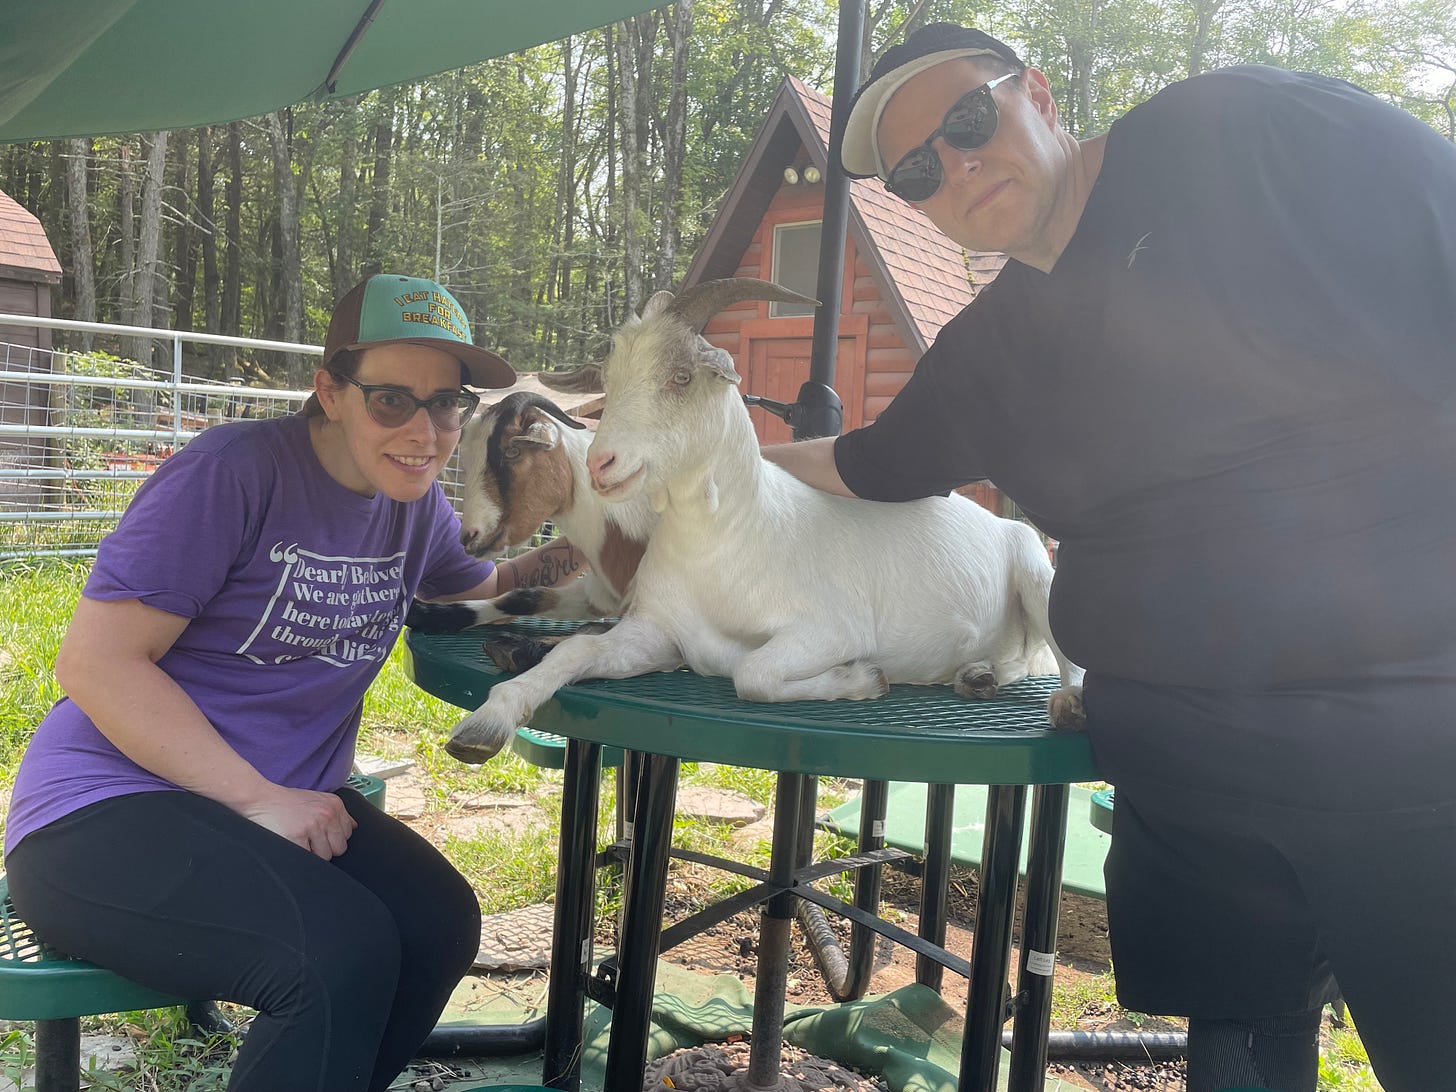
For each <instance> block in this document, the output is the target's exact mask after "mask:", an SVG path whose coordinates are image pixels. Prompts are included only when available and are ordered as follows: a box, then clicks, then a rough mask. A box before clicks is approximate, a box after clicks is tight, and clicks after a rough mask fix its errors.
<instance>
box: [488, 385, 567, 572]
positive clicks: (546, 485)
mask: <svg viewBox="0 0 1456 1092" xmlns="http://www.w3.org/2000/svg"><path fill="white" fill-rule="evenodd" d="M552 419H555V420H557V421H561V422H562V423H564V424H570V425H572V427H577V426H576V424H575V422H572V421H570V420H569V419H568V418H567V417H566V415H565V414H564V413H563V412H562V411H561V410H560V409H559V408H558V407H557V406H556V405H555V404H554V403H551V402H549V401H547V400H546V399H544V398H542V397H541V396H540V395H537V394H531V393H529V392H525V391H518V392H516V393H515V394H511V395H507V396H506V397H505V398H504V399H502V400H501V402H500V403H499V404H497V405H496V406H494V407H493V408H492V409H491V423H490V435H489V438H488V439H487V440H486V445H485V467H484V468H483V469H482V470H481V472H480V476H479V480H478V484H479V486H480V488H481V491H482V493H483V494H484V496H485V497H486V498H487V499H488V500H489V501H490V503H491V505H493V506H494V507H495V510H496V511H497V512H498V513H499V522H498V525H497V526H496V527H495V528H494V529H492V530H491V531H490V537H489V540H488V541H486V542H484V543H482V544H481V545H482V549H483V550H484V551H486V552H489V553H493V554H494V553H499V552H500V551H502V550H504V549H506V548H508V547H510V546H514V545H518V544H521V543H525V542H528V541H529V540H530V538H531V536H532V535H534V534H535V533H536V531H537V530H538V529H539V528H540V526H541V525H542V524H543V523H545V522H546V521H547V520H548V519H550V518H551V517H552V516H553V515H555V514H556V513H558V512H560V511H562V510H564V509H566V508H568V507H570V505H571V485H572V477H571V467H570V465H569V463H568V461H567V458H566V453H565V451H564V450H562V448H561V445H560V442H559V438H558V436H557V432H556V428H557V426H556V425H555V424H553V423H552Z"/></svg>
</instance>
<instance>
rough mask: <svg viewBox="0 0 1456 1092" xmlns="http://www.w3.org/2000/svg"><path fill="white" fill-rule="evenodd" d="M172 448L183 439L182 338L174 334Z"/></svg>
mask: <svg viewBox="0 0 1456 1092" xmlns="http://www.w3.org/2000/svg"><path fill="white" fill-rule="evenodd" d="M172 391H173V394H172V450H173V451H176V450H177V444H178V442H179V441H180V440H181V439H182V339H181V338H180V337H177V336H176V335H175V334H173V335H172Z"/></svg>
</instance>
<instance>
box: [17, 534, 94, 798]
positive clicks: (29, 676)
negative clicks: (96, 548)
mask: <svg viewBox="0 0 1456 1092" xmlns="http://www.w3.org/2000/svg"><path fill="white" fill-rule="evenodd" d="M89 572H90V564H89V562H84V563H83V562H73V561H47V562H38V563H33V564H19V563H12V564H10V565H8V566H6V567H5V568H4V569H0V768H3V769H4V771H5V775H4V779H5V783H6V784H8V783H9V782H10V780H11V779H12V778H13V777H14V768H15V765H16V764H17V763H18V762H19V761H20V756H21V754H23V753H24V751H25V746H26V744H27V743H29V742H30V737H31V734H32V733H33V732H34V731H35V726H36V725H37V724H38V723H40V719H41V717H43V716H45V714H46V712H47V711H48V710H49V709H50V707H51V706H52V705H54V704H55V703H56V701H57V700H58V699H59V698H60V697H61V690H60V687H58V686H57V685H56V681H55V676H54V674H53V668H54V665H55V661H56V650H57V649H58V648H60V644H61V637H62V636H63V635H64V634H65V631H66V626H67V625H68V624H69V623H70V620H71V613H72V611H74V610H75V607H76V601H77V600H78V599H79V598H80V597H81V588H82V586H83V585H84V584H85V583H86V576H87V574H88V573H89Z"/></svg>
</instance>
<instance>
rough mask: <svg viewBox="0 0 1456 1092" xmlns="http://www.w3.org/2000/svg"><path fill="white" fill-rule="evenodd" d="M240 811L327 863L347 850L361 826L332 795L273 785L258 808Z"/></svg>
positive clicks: (340, 801) (241, 809) (255, 806)
mask: <svg viewBox="0 0 1456 1092" xmlns="http://www.w3.org/2000/svg"><path fill="white" fill-rule="evenodd" d="M238 810H239V812H240V814H241V815H242V816H243V817H244V818H246V819H250V820H252V821H253V822H254V823H257V824H258V825H259V826H260V827H262V828H264V829H265V830H271V831H272V832H273V833H274V834H278V835H281V836H283V837H284V838H287V839H288V840H289V841H290V842H292V843H293V844H294V845H297V846H302V847H303V848H304V849H306V850H308V851H309V852H310V853H312V854H313V855H314V856H315V857H319V858H321V859H323V860H325V861H328V860H332V859H333V858H335V857H337V856H339V855H340V854H341V853H343V852H344V850H345V849H347V848H348V846H349V835H351V834H353V833H354V828H355V827H357V826H358V825H359V824H358V823H356V822H355V821H354V817H353V816H352V815H350V814H349V812H348V809H347V808H345V807H344V802H343V801H342V800H340V799H339V798H338V797H337V796H335V795H334V794H333V793H331V792H314V791H312V790H311V789H288V788H284V787H283V786H281V785H274V786H273V788H272V791H271V792H269V793H268V795H267V796H266V797H265V798H264V799H262V800H260V801H258V802H257V803H256V804H250V805H248V806H246V807H243V808H240V809H238Z"/></svg>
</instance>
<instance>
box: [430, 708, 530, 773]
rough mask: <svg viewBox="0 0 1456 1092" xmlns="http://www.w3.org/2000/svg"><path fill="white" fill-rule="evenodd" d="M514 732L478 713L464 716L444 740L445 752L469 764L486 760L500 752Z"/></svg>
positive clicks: (474, 764)
mask: <svg viewBox="0 0 1456 1092" xmlns="http://www.w3.org/2000/svg"><path fill="white" fill-rule="evenodd" d="M513 734H514V729H510V728H506V729H502V728H501V727H500V726H499V725H498V724H495V723H492V722H491V721H488V720H484V719H483V718H481V717H480V716H479V714H478V713H477V714H473V715H471V716H469V717H466V718H465V719H464V720H462V721H461V722H460V723H459V724H457V725H456V726H455V730H454V731H453V732H451V733H450V738H449V739H448V740H446V741H445V753H446V754H448V755H449V756H450V757H451V758H455V759H459V760H460V761H461V762H464V763H466V764H468V765H471V766H478V765H479V764H480V763H482V762H488V761H489V760H490V759H492V758H494V757H495V756H496V755H498V754H500V751H501V748H502V747H504V746H505V745H506V744H507V743H508V742H509V741H510V738H511V736H512V735H513Z"/></svg>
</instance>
